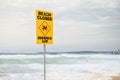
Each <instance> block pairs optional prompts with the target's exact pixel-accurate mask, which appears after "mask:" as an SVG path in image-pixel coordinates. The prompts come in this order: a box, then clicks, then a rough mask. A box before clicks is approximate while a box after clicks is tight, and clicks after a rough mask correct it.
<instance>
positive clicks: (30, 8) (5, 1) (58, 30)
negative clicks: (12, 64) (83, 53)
mask: <svg viewBox="0 0 120 80" xmlns="http://www.w3.org/2000/svg"><path fill="white" fill-rule="evenodd" d="M119 5H120V0H60V1H57V0H49V1H45V0H0V52H39V51H42V48H43V45H37V44H36V40H35V37H36V36H35V34H36V33H35V29H36V23H35V17H36V16H35V10H36V9H40V10H47V11H52V12H54V44H53V45H47V50H48V51H76V50H77V51H79V50H116V49H118V48H120V6H119Z"/></svg>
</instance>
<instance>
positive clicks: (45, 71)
mask: <svg viewBox="0 0 120 80" xmlns="http://www.w3.org/2000/svg"><path fill="white" fill-rule="evenodd" d="M44 80H46V45H45V44H44Z"/></svg>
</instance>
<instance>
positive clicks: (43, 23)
mask: <svg viewBox="0 0 120 80" xmlns="http://www.w3.org/2000/svg"><path fill="white" fill-rule="evenodd" d="M36 43H37V44H52V43H53V13H52V12H47V11H43V10H36Z"/></svg>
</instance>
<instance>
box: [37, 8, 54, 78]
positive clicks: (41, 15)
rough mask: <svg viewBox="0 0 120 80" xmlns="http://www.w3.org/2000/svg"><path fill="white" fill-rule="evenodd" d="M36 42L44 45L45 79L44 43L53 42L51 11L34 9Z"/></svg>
mask: <svg viewBox="0 0 120 80" xmlns="http://www.w3.org/2000/svg"><path fill="white" fill-rule="evenodd" d="M36 43H37V44H43V45H44V46H43V47H44V80H46V44H53V12H48V11H44V10H36Z"/></svg>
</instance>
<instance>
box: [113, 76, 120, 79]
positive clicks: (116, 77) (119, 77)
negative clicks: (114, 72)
mask: <svg viewBox="0 0 120 80" xmlns="http://www.w3.org/2000/svg"><path fill="white" fill-rule="evenodd" d="M112 80H120V76H113V77H112Z"/></svg>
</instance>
